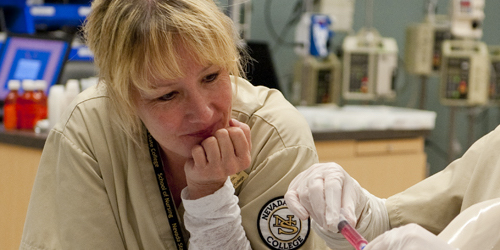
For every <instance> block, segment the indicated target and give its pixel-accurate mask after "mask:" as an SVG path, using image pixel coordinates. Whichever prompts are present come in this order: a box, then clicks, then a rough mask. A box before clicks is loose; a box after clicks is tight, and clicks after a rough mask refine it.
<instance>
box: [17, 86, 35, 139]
mask: <svg viewBox="0 0 500 250" xmlns="http://www.w3.org/2000/svg"><path fill="white" fill-rule="evenodd" d="M22 85H23V86H22V87H23V91H24V92H23V94H22V95H21V96H20V97H19V99H18V100H19V102H18V103H19V105H18V106H17V118H18V119H17V128H18V129H26V130H32V129H33V128H34V127H35V123H34V122H35V116H36V106H37V105H36V103H35V99H34V96H33V94H34V90H35V82H34V81H33V80H23V82H22Z"/></svg>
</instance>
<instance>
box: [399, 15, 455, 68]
mask: <svg viewBox="0 0 500 250" xmlns="http://www.w3.org/2000/svg"><path fill="white" fill-rule="evenodd" d="M450 39H452V35H451V31H450V21H449V18H448V16H445V15H428V16H427V17H426V19H425V21H424V22H422V23H414V24H411V25H410V26H408V27H407V29H406V42H405V68H406V70H407V71H408V72H409V73H411V74H415V75H426V76H428V75H431V74H434V73H437V71H438V70H439V68H440V66H441V58H442V51H441V49H442V44H443V41H444V40H450Z"/></svg>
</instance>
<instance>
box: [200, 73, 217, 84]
mask: <svg viewBox="0 0 500 250" xmlns="http://www.w3.org/2000/svg"><path fill="white" fill-rule="evenodd" d="M218 76H219V72H217V73H213V74H210V75H208V76H205V78H203V81H205V82H213V81H215V79H217V77H218Z"/></svg>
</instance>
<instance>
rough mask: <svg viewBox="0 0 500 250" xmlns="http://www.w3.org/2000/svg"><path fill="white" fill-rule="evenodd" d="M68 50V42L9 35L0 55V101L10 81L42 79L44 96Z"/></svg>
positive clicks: (53, 81)
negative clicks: (44, 83) (44, 87)
mask: <svg viewBox="0 0 500 250" xmlns="http://www.w3.org/2000/svg"><path fill="white" fill-rule="evenodd" d="M69 49H70V43H69V41H68V40H60V39H52V38H41V37H33V36H15V35H8V36H7V39H6V40H5V42H4V44H3V46H2V52H1V54H0V101H3V100H4V99H5V97H6V96H7V93H8V92H9V90H8V86H7V83H8V81H9V80H11V79H19V80H23V79H32V80H45V82H47V88H46V89H45V92H46V93H47V91H48V89H49V88H50V86H52V85H54V84H56V83H57V81H58V79H59V76H60V73H61V70H62V68H63V66H64V63H65V61H66V59H67V56H68V51H69Z"/></svg>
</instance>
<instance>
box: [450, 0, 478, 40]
mask: <svg viewBox="0 0 500 250" xmlns="http://www.w3.org/2000/svg"><path fill="white" fill-rule="evenodd" d="M450 4H451V6H450V9H449V10H450V17H451V33H452V34H453V35H454V36H456V37H459V38H469V39H479V38H481V37H482V35H483V30H482V22H483V20H484V0H452V1H450Z"/></svg>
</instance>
